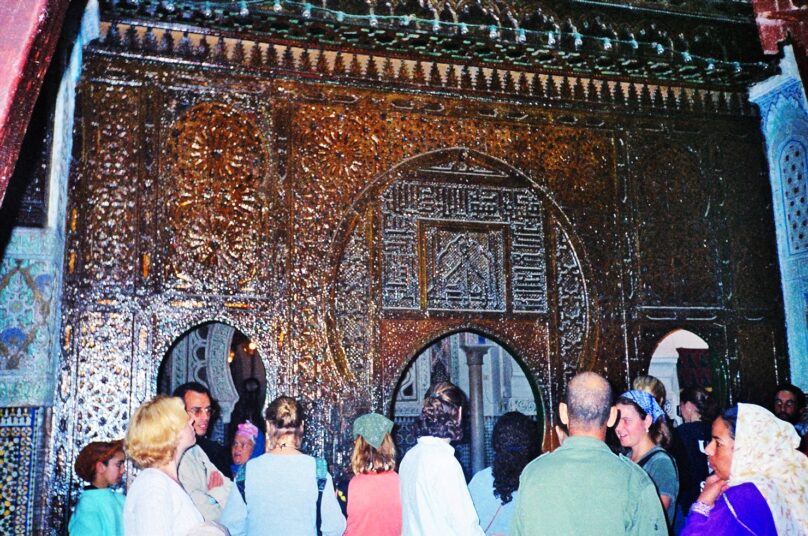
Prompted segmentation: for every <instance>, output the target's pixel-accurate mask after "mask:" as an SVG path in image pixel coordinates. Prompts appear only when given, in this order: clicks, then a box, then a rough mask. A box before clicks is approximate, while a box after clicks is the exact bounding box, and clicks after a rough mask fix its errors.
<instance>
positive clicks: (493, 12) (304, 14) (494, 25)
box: [103, 0, 773, 89]
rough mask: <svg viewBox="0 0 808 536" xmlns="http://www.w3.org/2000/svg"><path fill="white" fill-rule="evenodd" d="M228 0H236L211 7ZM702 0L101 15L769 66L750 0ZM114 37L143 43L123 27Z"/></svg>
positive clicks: (543, 68) (181, 26)
mask: <svg viewBox="0 0 808 536" xmlns="http://www.w3.org/2000/svg"><path fill="white" fill-rule="evenodd" d="M702 4H703V5H702ZM210 5H213V6H214V7H207V8H206V7H205V6H210ZM220 5H231V6H232V7H230V8H224V7H215V6H220ZM239 5H241V9H239ZM698 5H699V6H700V7H698V8H697V5H696V3H694V2H690V1H689V0H681V1H679V0H665V1H651V0H645V1H637V2H606V1H599V0H574V1H561V0H555V1H546V2H541V3H539V2H535V1H533V2H512V3H511V4H505V3H503V2H494V1H493V0H477V1H474V2H471V1H468V0H457V1H451V0H442V1H438V0H434V1H433V0H429V1H427V0H399V1H397V2H395V3H385V4H382V3H380V2H379V3H374V2H365V1H359V0H343V1H336V0H333V1H332V0H323V1H322V3H303V2H297V1H291V0H272V1H261V2H256V1H255V0H253V1H251V2H242V3H239V2H229V3H227V2H201V1H193V2H191V1H186V2H181V1H180V2H166V1H165V0H137V1H131V0H130V1H129V2H119V1H112V0H108V2H107V3H106V5H105V8H104V15H103V16H104V19H105V20H106V21H108V22H110V23H120V24H122V25H123V26H124V27H125V28H129V27H136V28H142V29H143V30H138V31H137V33H138V34H139V35H141V34H143V31H144V30H145V31H148V33H149V34H155V32H156V33H161V34H162V33H164V31H165V30H171V34H172V35H178V36H179V39H175V41H182V40H183V38H182V36H183V35H185V36H188V37H189V38H190V36H197V35H198V36H205V37H206V40H207V41H208V43H209V47H211V50H212V47H213V46H214V45H213V44H210V40H211V39H213V40H214V43H215V41H216V40H218V39H219V38H223V39H225V41H226V42H228V43H229V42H232V41H242V42H261V43H269V42H290V43H297V44H299V45H300V47H301V48H307V49H324V50H342V51H343V52H346V51H351V52H355V53H359V54H363V55H367V56H371V55H374V56H379V55H381V56H389V57H406V58H410V59H413V60H415V59H417V58H420V59H421V60H422V61H423V60H425V59H426V60H429V61H438V62H441V63H446V64H448V63H454V64H457V65H479V66H481V67H483V68H485V69H499V70H503V69H510V68H513V69H517V70H520V69H521V70H527V71H539V72H543V73H554V74H555V73H557V74H564V75H567V76H581V75H582V76H584V77H587V76H588V77H598V78H609V79H612V80H620V81H644V82H650V83H659V84H681V85H688V86H694V87H708V88H712V89H718V88H722V89H728V88H739V87H745V86H747V85H748V84H750V83H752V82H754V81H757V80H760V79H763V78H765V77H767V76H770V75H771V74H772V73H773V67H771V66H770V65H769V63H767V58H766V57H765V56H764V55H763V54H762V52H761V50H760V45H759V42H758V40H757V29H756V27H755V23H754V18H753V16H752V14H751V9H749V5H748V2H729V1H722V2H703V1H700V2H699V3H698ZM652 6H656V7H653V9H652ZM720 6H723V7H724V8H726V9H723V10H718V7H720ZM691 8H692V9H691ZM729 8H732V9H729ZM728 11H729V12H731V13H728ZM148 29H151V30H148ZM144 35H145V34H144ZM147 37H148V38H149V39H151V37H153V35H150V36H147ZM193 40H194V39H193V38H191V41H193ZM108 41H109V42H110V43H113V44H114V43H115V42H116V41H120V42H123V43H124V46H135V45H136V44H135V43H134V42H127V41H126V39H125V38H124V39H123V40H122V41H121V40H120V38H119V37H118V36H115V35H114V36H113V39H111V40H108ZM226 44H227V43H226ZM170 45H171V47H173V46H175V45H176V46H178V47H179V46H182V47H186V48H185V49H184V52H186V53H185V54H183V51H179V54H178V55H180V56H183V55H184V56H194V55H196V56H207V55H209V53H208V51H199V50H198V51H194V50H190V49H188V48H187V46H186V44H183V45H181V43H179V42H177V43H170ZM161 47H162V48H163V49H164V50H167V47H168V45H165V44H163V43H160V42H159V41H158V42H154V43H152V45H149V44H148V43H146V42H145V41H144V43H143V44H142V47H141V48H144V49H147V50H148V49H149V48H152V49H155V50H159V49H160V48H161ZM248 48H249V47H248ZM171 50H172V53H176V52H177V51H175V50H174V49H173V48H171ZM515 82H516V81H515Z"/></svg>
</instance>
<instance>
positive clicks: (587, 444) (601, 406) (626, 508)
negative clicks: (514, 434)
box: [510, 372, 668, 536]
mask: <svg viewBox="0 0 808 536" xmlns="http://www.w3.org/2000/svg"><path fill="white" fill-rule="evenodd" d="M558 412H559V417H560V419H561V422H562V423H563V424H565V425H566V426H567V427H568V429H569V437H568V438H567V439H566V440H565V441H564V443H563V444H562V445H561V447H559V448H558V449H556V450H555V451H553V452H551V453H549V454H545V455H543V456H541V457H539V458H538V459H536V460H534V461H533V462H531V463H530V464H529V465H528V466H527V467H525V470H524V471H523V472H522V476H521V478H520V479H519V495H518V497H517V500H516V511H515V512H514V516H513V522H512V525H511V532H510V533H511V534H512V535H516V536H526V535H534V534H535V535H540V534H542V535H543V534H575V535H576V536H588V535H592V536H596V535H597V536H600V535H602V534H609V535H619V534H630V535H638V536H650V535H655V534H659V535H667V534H668V525H667V523H666V521H665V513H664V512H663V511H662V505H661V503H660V501H659V495H657V491H656V488H655V487H654V483H653V481H652V480H651V479H650V478H649V477H648V475H647V474H646V473H645V471H643V470H642V469H641V468H640V467H639V466H638V465H636V464H635V463H633V462H632V461H631V460H629V459H628V458H625V457H623V456H616V455H615V454H613V453H612V451H611V450H609V447H607V446H606V443H604V440H605V438H606V429H607V428H608V427H609V426H613V425H614V423H615V422H616V421H617V410H616V408H614V406H612V390H611V387H609V383H608V382H607V381H606V380H605V379H604V378H603V377H602V376H600V375H598V374H595V373H594V372H583V373H581V374H578V375H577V376H575V377H574V378H572V380H570V382H569V385H568V386H567V395H566V399H565V402H562V403H561V404H559V408H558Z"/></svg>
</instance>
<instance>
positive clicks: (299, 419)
mask: <svg viewBox="0 0 808 536" xmlns="http://www.w3.org/2000/svg"><path fill="white" fill-rule="evenodd" d="M266 422H267V435H268V438H267V440H268V447H269V448H268V450H267V452H266V454H263V455H261V456H259V457H257V458H254V459H252V460H249V461H248V462H247V463H246V464H245V465H244V466H243V467H242V470H240V471H239V473H238V475H237V476H236V481H235V484H236V485H235V486H233V491H231V493H230V497H229V498H228V500H227V506H225V508H224V511H223V512H222V517H221V518H220V519H219V521H220V522H221V523H222V524H223V525H225V526H226V527H227V528H228V529H230V534H231V535H232V536H240V535H243V534H262V535H266V536H314V535H316V534H318V532H320V533H322V534H323V536H341V535H342V533H343V531H344V530H345V517H344V516H343V515H342V512H341V511H340V507H339V503H338V502H337V497H336V495H335V494H334V485H333V483H332V480H331V475H330V474H328V471H327V470H326V467H325V461H324V460H322V459H320V458H313V457H312V456H309V455H307V454H304V453H302V452H300V446H301V443H302V441H303V429H304V425H305V415H304V413H303V408H302V407H301V405H300V404H299V403H298V402H297V400H295V399H294V398H291V397H288V396H281V397H279V398H277V399H275V400H274V401H273V402H272V403H271V404H270V405H269V407H268V408H267V411H266Z"/></svg>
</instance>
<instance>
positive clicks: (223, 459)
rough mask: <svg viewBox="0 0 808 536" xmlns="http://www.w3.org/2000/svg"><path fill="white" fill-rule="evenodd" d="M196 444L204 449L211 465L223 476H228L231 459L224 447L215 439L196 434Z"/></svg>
mask: <svg viewBox="0 0 808 536" xmlns="http://www.w3.org/2000/svg"><path fill="white" fill-rule="evenodd" d="M196 444H197V445H199V446H200V447H201V448H202V450H203V451H205V454H207V455H208V458H210V461H212V462H213V465H215V466H216V468H217V469H218V470H219V471H221V472H222V474H223V475H224V476H227V477H229V476H230V464H231V463H232V461H231V460H230V454H229V453H228V452H227V449H226V448H224V447H223V446H221V445H220V444H219V443H217V442H216V441H213V440H211V439H208V438H207V437H203V436H196Z"/></svg>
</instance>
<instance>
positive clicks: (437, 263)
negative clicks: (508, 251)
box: [419, 222, 505, 312]
mask: <svg viewBox="0 0 808 536" xmlns="http://www.w3.org/2000/svg"><path fill="white" fill-rule="evenodd" d="M419 235H420V237H421V240H420V242H421V250H422V251H423V252H424V254H423V256H422V257H421V259H422V262H423V264H425V266H424V269H423V273H424V274H425V280H426V281H427V285H426V286H427V288H426V307H427V309H428V310H435V311H441V310H443V311H496V312H504V311H505V263H504V260H503V257H504V256H505V229H504V228H503V227H501V226H496V225H476V226H474V227H472V228H469V227H463V226H460V225H458V224H454V225H452V224H445V223H443V222H441V223H433V222H423V223H421V225H420V229H419Z"/></svg>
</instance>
